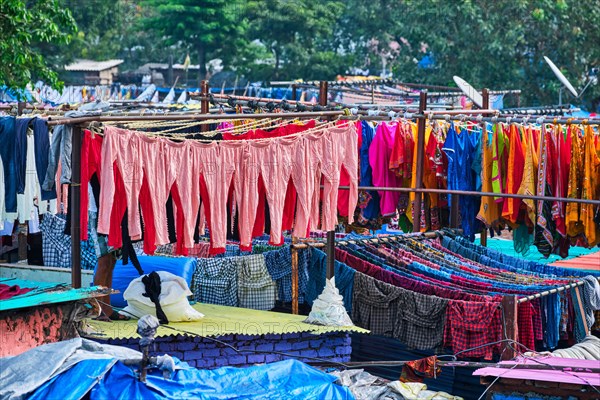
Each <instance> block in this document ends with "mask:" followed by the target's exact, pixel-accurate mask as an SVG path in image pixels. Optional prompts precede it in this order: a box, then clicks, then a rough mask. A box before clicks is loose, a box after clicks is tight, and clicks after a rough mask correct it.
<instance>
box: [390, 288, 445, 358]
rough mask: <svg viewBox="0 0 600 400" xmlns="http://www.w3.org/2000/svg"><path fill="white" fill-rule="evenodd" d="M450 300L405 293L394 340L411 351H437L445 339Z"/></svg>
mask: <svg viewBox="0 0 600 400" xmlns="http://www.w3.org/2000/svg"><path fill="white" fill-rule="evenodd" d="M447 305H448V300H447V299H442V298H440V297H437V296H428V295H424V294H421V293H416V292H412V291H409V290H404V294H403V295H402V296H401V297H400V302H399V305H398V319H397V322H396V324H395V329H394V337H395V338H397V339H398V340H400V341H401V342H402V343H404V344H406V345H407V346H408V347H409V348H413V349H418V350H428V349H435V348H437V347H438V346H440V345H441V344H442V341H443V339H444V323H445V319H446V306H447Z"/></svg>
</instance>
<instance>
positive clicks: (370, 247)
mask: <svg viewBox="0 0 600 400" xmlns="http://www.w3.org/2000/svg"><path fill="white" fill-rule="evenodd" d="M350 242H352V244H350ZM310 252H311V261H310V262H309V267H308V273H309V280H308V286H307V289H306V293H305V298H306V300H307V301H308V302H309V304H310V303H312V301H314V299H315V298H316V297H317V296H318V295H319V294H320V291H321V289H322V287H323V285H324V282H325V270H326V266H325V264H326V262H325V259H326V255H325V253H323V252H322V251H320V250H317V249H311V250H310ZM335 255H336V264H335V282H336V286H337V287H338V288H339V290H340V294H342V295H343V297H344V305H345V307H346V310H347V311H348V313H349V315H350V316H351V318H352V320H353V322H354V323H355V324H356V325H358V326H361V327H363V328H366V329H369V330H370V331H371V333H373V334H376V335H382V336H388V337H393V338H396V339H398V340H400V341H401V342H402V343H404V344H406V345H407V346H408V347H409V348H414V349H420V350H425V349H435V350H438V351H442V350H443V349H446V350H447V351H449V352H451V353H452V354H459V355H460V357H478V358H484V359H486V360H489V359H492V358H494V357H496V356H498V355H499V354H500V352H501V351H502V349H503V348H504V347H503V344H502V342H501V341H502V339H504V336H503V326H504V316H503V312H502V309H501V307H500V304H501V301H502V298H503V296H505V295H516V296H518V297H524V296H528V295H531V294H535V293H540V292H542V291H544V290H547V289H550V288H553V287H556V286H560V285H565V284H568V283H569V282H570V281H571V280H572V279H577V280H582V279H583V280H584V281H585V286H587V287H588V288H585V289H584V290H585V293H590V294H591V293H595V290H598V289H600V288H599V287H598V281H597V277H598V276H600V272H597V273H596V274H595V275H596V276H589V275H588V276H585V277H584V275H586V273H585V272H583V271H578V270H567V269H561V268H557V267H552V266H548V265H545V264H539V263H536V262H532V261H527V260H523V259H517V258H513V257H509V256H506V255H503V254H502V253H499V252H496V251H495V250H493V249H489V248H486V247H482V246H478V245H475V244H473V243H471V242H470V241H468V240H467V239H465V238H463V237H451V234H450V233H445V234H444V235H443V236H442V237H441V238H440V237H438V238H435V239H425V238H423V237H422V236H420V235H399V236H391V237H388V239H387V240H385V241H383V240H380V241H379V243H378V244H376V245H374V244H372V243H370V242H369V241H368V240H367V241H361V240H356V241H349V242H346V244H338V246H337V247H336V253H335ZM588 289H589V291H587V290H588ZM592 297H593V296H589V298H587V299H584V300H583V304H582V306H583V309H584V310H585V313H586V322H587V323H588V328H589V327H591V326H592V324H593V321H594V315H593V308H594V307H593V306H591V304H590V303H588V302H589V301H596V300H594V299H592ZM596 297H597V295H596ZM597 300H600V299H597ZM577 309H578V305H577V300H576V296H574V295H573V294H572V293H571V292H570V291H564V292H559V293H558V294H557V293H555V294H551V295H548V296H544V297H541V298H538V299H534V300H532V301H528V302H523V303H520V304H519V305H518V320H517V325H518V338H517V339H518V342H519V343H521V344H522V345H524V346H526V347H527V348H529V349H532V350H533V349H537V350H542V349H553V348H555V347H557V345H558V343H559V341H564V342H563V343H564V344H573V343H574V342H575V341H579V340H581V339H582V338H583V337H584V336H585V328H584V327H583V326H582V325H581V323H580V321H579V320H578V318H577V314H576V312H577V311H576V310H577ZM521 350H523V349H521Z"/></svg>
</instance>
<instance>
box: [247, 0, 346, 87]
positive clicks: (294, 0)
mask: <svg viewBox="0 0 600 400" xmlns="http://www.w3.org/2000/svg"><path fill="white" fill-rule="evenodd" d="M343 9H344V7H343V3H342V2H340V1H331V0H329V1H324V2H321V1H311V0H259V1H250V2H248V19H249V20H250V21H251V23H250V25H249V36H250V37H251V38H252V39H258V40H259V41H260V43H262V44H263V45H264V46H265V47H266V48H267V49H268V51H270V52H271V53H272V55H273V63H272V73H271V78H272V79H280V78H282V77H287V78H298V77H302V78H306V79H310V78H312V75H313V74H311V73H310V71H311V68H310V67H309V66H310V65H311V64H310V63H311V62H315V61H322V60H325V59H329V61H331V59H332V57H333V56H334V55H335V54H336V51H335V49H332V48H331V46H330V43H332V42H333V33H334V29H335V26H336V21H337V18H338V16H339V15H341V14H342V11H343ZM319 52H328V54H327V55H326V54H320V55H318V54H317V53H319ZM321 67H322V64H320V66H319V68H318V69H322V68H321ZM302 70H304V73H302ZM327 72H328V75H331V74H332V71H331V70H329V71H327ZM338 72H339V71H338ZM333 75H335V72H333ZM320 78H321V79H325V78H324V77H320Z"/></svg>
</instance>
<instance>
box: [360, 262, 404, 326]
mask: <svg viewBox="0 0 600 400" xmlns="http://www.w3.org/2000/svg"><path fill="white" fill-rule="evenodd" d="M404 292H406V290H404V289H401V288H398V287H395V286H392V285H390V284H388V283H385V282H381V281H378V280H377V279H375V278H372V277H370V276H368V275H365V274H363V273H361V272H358V271H357V272H356V273H355V274H354V293H353V296H352V320H353V322H354V324H356V325H358V326H360V327H362V328H365V329H369V330H370V331H371V333H372V334H374V335H382V336H388V337H393V336H394V327H395V325H396V321H397V317H398V305H399V303H400V297H401V296H402V295H403V294H404Z"/></svg>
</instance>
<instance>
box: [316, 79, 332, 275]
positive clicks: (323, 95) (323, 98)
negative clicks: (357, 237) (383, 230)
mask: <svg viewBox="0 0 600 400" xmlns="http://www.w3.org/2000/svg"><path fill="white" fill-rule="evenodd" d="M327 88H328V83H327V81H321V82H320V84H319V105H321V106H323V107H325V106H326V105H327ZM334 275H335V231H328V232H327V279H331V278H333V276H334Z"/></svg>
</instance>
